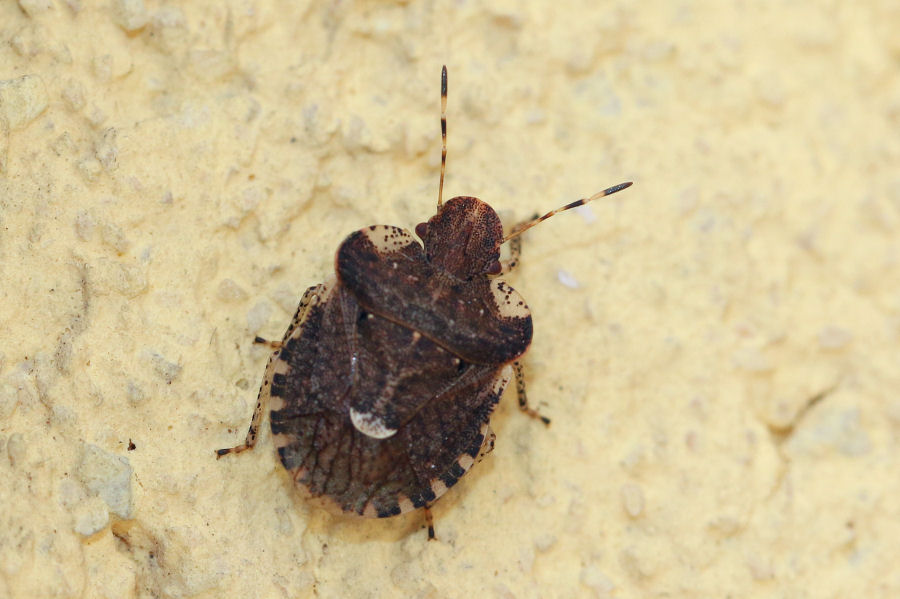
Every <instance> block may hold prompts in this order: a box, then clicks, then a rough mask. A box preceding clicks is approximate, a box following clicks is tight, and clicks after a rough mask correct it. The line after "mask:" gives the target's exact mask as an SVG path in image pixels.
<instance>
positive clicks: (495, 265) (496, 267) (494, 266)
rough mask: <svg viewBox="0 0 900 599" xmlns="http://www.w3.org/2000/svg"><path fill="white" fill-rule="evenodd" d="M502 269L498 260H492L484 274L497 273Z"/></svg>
mask: <svg viewBox="0 0 900 599" xmlns="http://www.w3.org/2000/svg"><path fill="white" fill-rule="evenodd" d="M502 270H503V267H502V266H500V261H499V260H494V261H493V262H492V263H491V265H490V266H488V269H487V272H486V273H485V274H489V275H499V274H500V272H501V271H502Z"/></svg>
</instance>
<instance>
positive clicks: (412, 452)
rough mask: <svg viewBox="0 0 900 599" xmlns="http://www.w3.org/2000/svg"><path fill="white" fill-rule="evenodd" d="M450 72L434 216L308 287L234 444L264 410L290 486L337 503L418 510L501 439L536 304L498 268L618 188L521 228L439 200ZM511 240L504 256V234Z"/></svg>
mask: <svg viewBox="0 0 900 599" xmlns="http://www.w3.org/2000/svg"><path fill="white" fill-rule="evenodd" d="M446 109H447V68H446V67H444V68H443V69H442V71H441V140H442V142H441V178H440V184H439V187H438V202H437V213H436V214H435V215H434V216H432V217H431V219H429V220H428V222H427V223H421V224H419V225H418V226H416V229H415V231H416V234H417V235H418V237H419V238H420V239H421V240H422V242H423V244H424V247H423V245H422V244H420V243H419V241H417V240H416V239H415V238H414V237H413V235H412V234H411V233H410V232H409V231H406V230H404V229H401V228H399V227H392V226H389V225H373V226H370V227H366V228H364V229H360V230H359V231H356V232H355V233H352V234H351V235H350V236H349V237H347V238H346V239H345V240H344V242H343V243H341V245H340V247H339V248H338V250H337V255H336V258H335V271H336V272H335V276H334V277H332V278H330V279H329V280H328V281H326V282H324V283H322V284H320V285H316V286H314V287H310V288H309V289H307V290H306V293H304V294H303V297H302V298H301V300H300V305H299V306H298V308H297V312H296V314H295V315H294V318H293V320H292V321H291V324H290V326H289V327H288V329H287V332H286V333H285V334H284V337H283V338H282V340H281V341H280V342H267V341H265V340H263V339H260V338H257V339H256V341H257V342H259V343H268V344H269V345H270V346H272V347H273V348H274V350H275V352H274V353H273V354H272V357H271V358H269V363H268V365H267V366H266V372H265V374H264V376H263V383H262V387H261V388H260V391H259V401H258V402H257V404H256V410H255V411H254V413H253V418H252V421H251V423H250V430H249V431H248V433H247V438H246V440H245V441H244V443H243V444H242V445H238V446H237V447H231V448H228V449H220V450H218V451H217V452H216V453H217V456H218V457H222V456H223V455H226V454H229V453H239V452H241V451H244V450H245V449H250V448H252V447H253V446H254V445H255V444H256V440H257V434H258V431H259V426H260V422H261V420H262V417H263V415H264V411H265V410H266V408H268V410H269V419H270V425H271V428H272V439H273V442H274V445H275V448H276V449H277V451H278V456H279V458H280V459H281V463H282V464H283V465H284V467H285V469H286V470H287V472H288V473H289V474H290V475H291V477H292V478H293V480H294V482H295V483H296V485H297V487H298V488H299V489H300V490H301V491H303V492H304V493H305V494H307V495H309V496H311V497H313V498H316V499H318V500H319V501H320V503H321V504H323V505H324V506H325V507H328V508H330V509H331V510H332V511H335V512H338V513H353V514H359V515H361V516H366V517H373V518H374V517H377V518H384V517H387V516H395V515H397V514H401V513H403V512H408V511H410V510H414V509H417V508H423V509H424V510H425V518H426V522H427V523H428V538H429V539H433V538H434V526H433V524H432V519H431V513H430V511H429V507H430V506H431V505H432V504H433V503H434V502H435V501H437V499H438V498H440V496H441V495H443V494H444V492H446V491H447V489H448V488H450V487H451V486H453V484H454V483H456V481H457V480H459V478H460V477H461V476H462V475H463V474H465V473H466V472H467V471H468V470H469V468H471V467H472V465H473V464H474V463H475V462H476V461H478V460H479V459H480V458H481V457H482V456H484V454H486V453H488V452H490V451H491V449H493V444H494V434H493V432H492V431H491V427H490V423H489V420H490V415H491V412H492V411H493V409H494V406H495V405H496V404H497V402H498V401H499V400H500V396H501V395H502V394H503V390H504V389H505V388H506V385H507V384H508V383H509V382H510V380H512V378H513V377H515V379H516V390H517V391H518V396H519V407H520V408H521V409H522V410H523V411H524V412H526V413H528V414H529V415H531V416H532V417H535V418H537V419H540V420H542V421H543V422H544V423H545V424H549V422H550V421H549V420H548V419H547V418H544V417H543V416H541V415H539V414H538V413H537V412H536V411H534V410H533V409H531V408H529V407H528V402H527V400H526V396H525V382H524V378H523V376H522V366H521V362H520V359H521V357H522V355H523V354H524V353H525V350H527V349H528V345H529V344H530V343H531V335H532V323H531V313H530V311H529V309H528V306H527V305H526V304H525V300H524V299H522V296H520V295H519V294H518V293H517V292H516V291H515V290H514V289H513V288H512V287H510V286H509V285H508V284H506V282H504V281H503V280H502V279H500V278H497V275H501V274H504V273H508V272H510V271H511V270H512V269H513V268H514V267H515V266H516V264H517V262H518V259H519V253H520V238H519V235H520V234H521V233H522V232H523V231H525V230H527V229H529V228H531V227H532V226H534V225H536V224H537V223H539V222H541V221H543V220H545V219H547V218H549V217H551V216H553V215H554V214H556V213H557V212H562V211H563V210H568V209H569V208H574V207H576V206H581V205H582V204H585V203H587V202H590V201H592V200H596V199H598V198H601V197H603V196H607V195H610V194H612V193H616V192H617V191H621V190H623V189H625V188H626V187H628V186H630V185H631V183H622V184H620V185H616V186H614V187H610V188H609V189H606V190H604V191H601V192H600V193H597V194H595V195H593V196H591V197H590V198H587V199H582V200H578V201H576V202H572V203H571V204H568V205H566V206H563V207H562V208H559V209H557V210H553V211H552V212H548V213H547V214H545V215H543V216H541V217H536V218H534V219H532V220H529V221H526V222H523V223H521V224H519V225H517V226H516V227H514V228H513V229H512V230H511V231H510V232H509V233H508V234H507V235H505V236H504V234H503V226H502V224H501V222H500V218H499V217H498V216H497V213H496V212H494V209H493V208H491V207H490V206H488V205H487V204H485V203H484V202H482V201H481V200H479V199H477V198H473V197H463V196H460V197H455V198H452V199H450V200H448V201H447V203H443V202H442V195H443V188H444V171H445V169H446V162H447V117H446ZM507 241H509V242H510V257H509V258H508V259H507V260H505V261H501V260H500V246H501V245H502V244H503V243H505V242H507Z"/></svg>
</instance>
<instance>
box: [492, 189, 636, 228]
mask: <svg viewBox="0 0 900 599" xmlns="http://www.w3.org/2000/svg"><path fill="white" fill-rule="evenodd" d="M631 185H632V182H631V181H628V182H627V183H619V184H618V185H613V186H612V187H609V188H607V189H604V190H603V191H600V192H597V193H595V194H594V195H592V196H591V197H589V198H582V199H580V200H576V201H574V202H572V203H571V204H566V205H565V206H563V207H562V208H557V209H556V210H551V211H550V212H548V213H547V214H545V215H544V216H539V217H537V218H533V219H531V220H527V221H525V222H524V223H520V224H518V225H516V226H515V227H513V230H512V231H510V232H509V235H507V236H506V237H504V238H503V240H502V241H501V242H500V243H506V242H507V241H509V240H510V239H512V238H513V237H517V236H519V235H521V234H522V233H524V232H525V231H527V230H528V229H530V228H531V227H533V226H535V225H536V224H538V223H539V222H541V221H545V220H547V219H548V218H550V217H551V216H553V215H554V214H558V213H560V212H565V211H566V210H569V209H570V208H577V207H579V206H584V205H585V204H587V203H588V202H593V201H594V200H596V199H599V198H602V197H605V196H608V195H612V194H614V193H616V192H617V191H622V190H623V189H627V188H629V187H631Z"/></svg>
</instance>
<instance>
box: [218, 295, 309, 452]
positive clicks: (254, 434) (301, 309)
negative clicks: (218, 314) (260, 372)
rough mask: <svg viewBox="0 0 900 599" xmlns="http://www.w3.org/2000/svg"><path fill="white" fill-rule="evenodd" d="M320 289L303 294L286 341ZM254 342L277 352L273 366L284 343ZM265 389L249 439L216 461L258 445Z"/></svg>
mask: <svg viewBox="0 0 900 599" xmlns="http://www.w3.org/2000/svg"><path fill="white" fill-rule="evenodd" d="M320 287H321V285H315V286H313V287H310V288H309V289H307V290H306V292H305V293H304V294H303V297H301V298H300V305H299V306H297V312H296V313H295V314H294V318H293V320H291V326H290V327H288V330H287V333H285V335H284V338H285V339H287V338H288V337H290V336H291V334H292V333H293V332H294V330H295V329H296V328H297V327H298V326H300V325H301V324H302V323H303V319H304V318H306V312H307V311H308V310H309V305H310V303H311V302H312V300H313V297H315V295H316V292H317V291H318V290H319V288H320ZM253 342H254V343H259V344H263V345H268V346H269V347H271V348H272V349H274V350H275V353H273V354H272V356H271V357H270V358H269V365H271V364H272V360H274V359H275V358H276V357H278V352H279V351H280V350H281V344H282V343H283V342H279V341H267V340H265V339H263V338H262V337H256V338H255V339H254V340H253ZM268 370H269V366H266V371H267V374H266V376H268ZM263 388H264V387H260V389H259V394H258V395H257V396H256V409H255V410H253V417H252V418H251V419H250V429H249V430H248V431H247V437H246V438H245V439H244V442H243V443H241V444H240V445H236V446H235V447H226V448H224V449H217V450H216V459H219V458H221V457H222V456H223V455H228V454H229V453H241V452H242V451H245V450H247V449H253V447H254V446H255V445H256V440H257V438H258V437H259V424H260V422H262V416H263V410H264V408H265V406H264V405H263V404H264V401H263Z"/></svg>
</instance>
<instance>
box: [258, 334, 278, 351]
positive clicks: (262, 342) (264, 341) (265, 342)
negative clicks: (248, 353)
mask: <svg viewBox="0 0 900 599" xmlns="http://www.w3.org/2000/svg"><path fill="white" fill-rule="evenodd" d="M253 343H256V344H257V345H266V346H268V347H270V348H272V349H281V342H280V341H269V340H268V339H263V338H262V337H260V336H259V335H257V336H256V337H254V338H253Z"/></svg>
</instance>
